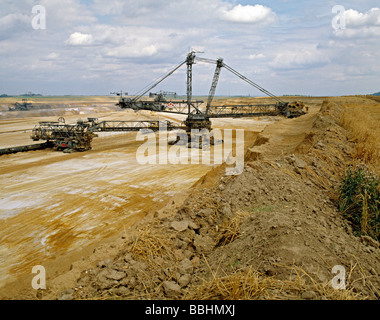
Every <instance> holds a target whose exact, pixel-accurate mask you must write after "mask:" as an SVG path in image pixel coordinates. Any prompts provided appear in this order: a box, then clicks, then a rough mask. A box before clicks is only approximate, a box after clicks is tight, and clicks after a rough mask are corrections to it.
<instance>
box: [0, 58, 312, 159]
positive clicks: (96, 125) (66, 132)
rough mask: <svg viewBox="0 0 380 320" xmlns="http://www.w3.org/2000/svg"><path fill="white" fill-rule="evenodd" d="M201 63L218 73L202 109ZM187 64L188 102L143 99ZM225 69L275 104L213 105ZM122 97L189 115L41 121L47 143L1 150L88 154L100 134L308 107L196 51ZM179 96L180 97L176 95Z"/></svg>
mask: <svg viewBox="0 0 380 320" xmlns="http://www.w3.org/2000/svg"><path fill="white" fill-rule="evenodd" d="M196 61H198V62H205V63H212V64H215V65H216V67H215V72H214V76H213V79H212V83H211V88H210V91H209V95H208V98H207V103H206V106H205V107H203V108H201V105H202V104H203V103H204V101H202V100H193V97H192V76H193V70H192V68H193V64H195V63H196ZM185 64H186V67H187V73H186V76H187V80H186V84H187V92H186V100H178V99H176V100H173V99H171V100H168V99H165V98H164V95H163V94H161V95H158V96H157V97H156V98H155V99H154V100H142V98H143V97H144V96H145V95H146V94H147V93H148V92H149V91H150V90H152V89H153V88H155V87H156V86H157V85H159V84H160V83H161V82H163V81H164V80H165V79H166V78H168V77H169V76H171V75H172V74H173V73H174V72H176V71H177V70H178V69H179V68H181V67H182V66H183V65H185ZM222 68H224V69H226V70H228V71H230V72H231V73H232V74H234V75H236V76H237V77H239V78H240V79H242V80H243V81H245V82H247V83H248V84H250V85H251V86H253V87H255V88H256V89H258V90H259V91H261V92H263V93H264V94H266V95H267V96H269V97H270V98H272V99H273V100H274V103H273V104H246V105H232V106H231V105H228V106H212V104H211V103H212V101H213V98H214V95H215V90H216V87H217V84H218V81H219V76H220V73H221V70H222ZM118 95H119V96H120V99H119V102H118V103H117V106H119V107H120V108H121V109H126V108H131V109H133V110H135V111H139V110H150V111H156V112H167V113H175V114H183V115H187V117H186V119H185V121H184V122H183V124H181V125H176V124H173V123H172V122H169V121H165V123H164V125H162V126H161V124H163V123H161V122H160V121H147V120H141V121H140V120H138V121H102V122H99V121H98V119H96V118H88V119H87V121H83V120H79V121H78V122H77V123H76V124H66V123H65V121H64V119H62V118H61V119H59V121H58V122H40V123H39V124H38V125H37V126H36V127H35V128H34V129H33V130H32V135H31V138H32V139H33V140H34V141H38V140H45V141H46V142H45V143H41V144H34V145H29V146H20V147H12V148H6V149H0V155H1V154H8V153H15V152H20V151H29V150H37V149H45V148H51V147H52V148H54V149H55V150H63V151H66V152H67V151H69V152H71V151H86V150H90V149H91V142H92V139H93V137H95V136H96V132H102V131H140V130H144V129H149V130H153V131H158V130H160V128H165V130H179V129H182V130H185V131H186V132H188V134H190V132H192V130H194V129H197V130H202V129H206V130H211V129H212V128H211V120H210V119H212V118H241V117H260V116H279V115H282V116H285V117H288V118H293V117H299V116H301V115H303V114H305V113H306V111H305V106H304V104H303V103H302V102H297V101H296V102H293V103H289V102H284V101H282V100H281V99H280V98H279V97H277V96H275V95H273V94H272V93H270V92H269V91H267V90H265V89H264V88H262V87H261V86H259V85H258V84H256V83H254V82H253V81H251V80H250V79H248V78H247V77H245V76H244V75H242V74H241V73H239V72H237V71H236V70H234V69H233V68H231V67H230V66H228V65H227V64H225V63H224V61H223V59H222V58H219V59H217V60H211V59H206V58H201V57H198V56H196V54H195V52H194V51H191V52H190V53H188V55H187V57H186V60H184V61H182V62H181V63H180V64H178V65H176V66H175V67H174V68H172V69H171V70H170V71H169V72H167V73H166V74H165V75H164V76H162V77H161V78H159V79H158V80H157V81H155V82H154V83H153V84H152V85H150V86H147V87H145V89H143V90H141V92H140V93H139V94H137V95H135V96H134V97H132V98H129V97H127V96H123V94H122V93H120V94H119V93H118ZM175 96H176V95H175Z"/></svg>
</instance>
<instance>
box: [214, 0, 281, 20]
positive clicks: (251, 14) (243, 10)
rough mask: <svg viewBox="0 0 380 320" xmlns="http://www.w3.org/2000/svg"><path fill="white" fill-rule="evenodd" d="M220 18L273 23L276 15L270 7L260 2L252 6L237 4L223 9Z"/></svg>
mask: <svg viewBox="0 0 380 320" xmlns="http://www.w3.org/2000/svg"><path fill="white" fill-rule="evenodd" d="M221 19H223V20H227V21H232V22H242V23H273V22H275V21H276V20H277V16H276V14H275V13H274V12H273V11H272V9H270V8H268V7H265V6H262V5H260V4H256V5H254V6H251V5H245V6H243V5H241V4H238V5H236V6H235V7H233V8H232V9H230V10H226V9H225V10H223V11H222V14H221Z"/></svg>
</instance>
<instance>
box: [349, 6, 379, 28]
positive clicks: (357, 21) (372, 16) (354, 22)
mask: <svg viewBox="0 0 380 320" xmlns="http://www.w3.org/2000/svg"><path fill="white" fill-rule="evenodd" d="M344 16H345V21H346V27H348V28H350V27H362V26H376V25H377V26H380V9H379V8H372V9H371V10H369V11H368V12H366V13H361V12H358V11H356V10H353V9H349V10H346V11H345V13H344Z"/></svg>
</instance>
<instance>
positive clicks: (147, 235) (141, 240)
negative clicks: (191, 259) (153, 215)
mask: <svg viewBox="0 0 380 320" xmlns="http://www.w3.org/2000/svg"><path fill="white" fill-rule="evenodd" d="M170 240H171V237H170V235H169V234H168V233H167V232H165V229H164V228H161V229H159V228H154V227H153V226H152V225H151V224H147V225H146V226H144V227H143V228H141V229H139V230H137V232H136V233H135V234H134V235H133V236H132V238H131V244H130V246H129V248H128V252H129V253H130V254H131V255H132V256H133V257H136V258H141V259H144V260H145V259H147V258H154V257H157V256H164V255H167V254H171V252H172V250H171V242H170Z"/></svg>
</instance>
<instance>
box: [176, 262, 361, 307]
mask: <svg viewBox="0 0 380 320" xmlns="http://www.w3.org/2000/svg"><path fill="white" fill-rule="evenodd" d="M206 263H207V261H206ZM285 267H286V268H289V269H292V271H293V277H292V280H279V279H276V278H274V277H269V276H267V275H265V274H262V273H260V272H258V271H257V270H254V269H253V268H252V267H251V266H249V267H246V268H242V269H238V270H236V271H234V272H233V273H225V272H223V273H224V274H223V275H221V276H217V273H218V272H217V271H212V270H211V268H210V267H209V269H210V271H211V278H210V279H207V280H206V279H203V282H202V284H200V285H198V286H196V287H193V288H192V290H190V291H188V292H187V293H186V294H185V296H184V297H183V299H188V300H299V299H303V297H304V296H303V293H305V292H314V294H315V299H325V300H359V299H365V298H366V297H363V296H360V295H359V294H356V293H354V292H353V290H352V289H345V290H336V289H334V288H333V287H332V285H331V283H325V284H322V283H320V282H318V281H316V280H314V279H313V277H312V276H310V275H309V274H307V273H306V272H305V271H304V270H303V269H302V268H300V267H287V266H285Z"/></svg>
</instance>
